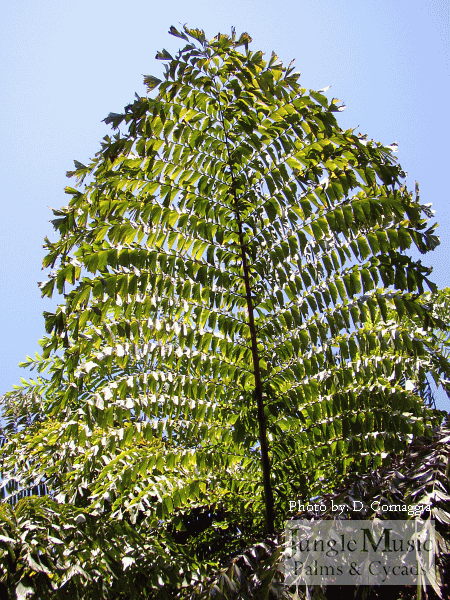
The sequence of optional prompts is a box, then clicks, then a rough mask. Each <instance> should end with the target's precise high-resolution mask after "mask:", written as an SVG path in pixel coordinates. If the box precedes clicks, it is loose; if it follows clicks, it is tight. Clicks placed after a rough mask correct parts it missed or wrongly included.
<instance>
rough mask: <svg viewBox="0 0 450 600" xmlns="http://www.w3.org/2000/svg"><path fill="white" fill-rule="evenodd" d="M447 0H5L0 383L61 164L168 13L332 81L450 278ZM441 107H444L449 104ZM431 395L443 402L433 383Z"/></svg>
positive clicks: (313, 83)
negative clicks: (392, 158)
mask: <svg viewBox="0 0 450 600" xmlns="http://www.w3.org/2000/svg"><path fill="white" fill-rule="evenodd" d="M449 20H450V8H449V3H448V0H297V1H288V0H278V2H267V1H264V0H258V1H256V0H191V1H190V2H186V1H183V2H180V1H179V0H171V2H168V3H167V4H166V3H165V2H160V1H158V2H154V1H151V0H147V1H143V0H127V1H126V2H123V1H120V2H119V1H117V0H90V1H87V0H77V1H74V0H72V1H70V2H69V1H68V0H41V1H40V2H35V1H29V2H26V1H24V0H14V1H13V2H8V3H6V4H4V6H3V9H2V22H1V24H0V40H1V41H0V111H1V113H0V114H1V117H0V118H1V143H0V198H1V216H2V223H3V225H2V233H1V238H0V320H1V344H0V393H4V392H6V391H7V390H10V389H12V386H13V384H14V383H18V382H19V381H20V377H21V376H27V372H26V371H24V370H23V369H19V367H18V363H19V362H20V361H21V360H24V359H25V356H26V354H30V355H34V351H35V350H39V346H38V343H37V341H38V339H39V338H40V337H42V335H43V334H44V321H43V317H42V312H43V311H44V310H52V309H54V307H55V305H56V301H55V300H48V299H46V300H42V299H41V297H40V291H39V289H38V287H37V282H38V281H42V280H44V279H46V274H45V272H44V271H41V264H42V258H43V256H44V251H43V249H42V244H43V240H44V236H45V235H49V236H50V237H51V238H53V235H52V227H51V225H50V224H49V223H48V220H49V219H51V218H52V213H51V211H50V210H49V208H48V207H49V206H51V207H54V208H56V207H59V206H61V205H64V204H67V200H68V199H67V196H65V194H64V191H63V190H64V187H65V186H66V185H68V184H69V180H67V179H66V177H65V173H66V171H67V170H69V169H71V168H72V167H73V159H76V160H79V161H81V162H86V161H87V160H88V159H89V158H90V157H92V156H93V155H94V154H95V152H96V151H97V150H98V149H99V144H100V140H101V138H102V137H103V136H104V135H106V134H107V133H108V132H109V128H108V127H107V126H106V125H105V124H104V123H102V122H101V121H102V119H103V118H105V117H106V116H107V114H108V113H109V112H120V111H121V110H122V108H123V107H124V106H125V105H126V104H128V103H129V102H130V101H132V100H133V96H134V93H135V92H138V94H141V95H144V94H145V88H144V86H143V84H142V74H144V73H145V74H152V75H157V76H158V75H159V74H161V73H162V64H161V62H160V61H156V60H155V58H154V57H155V54H156V51H157V50H161V49H162V48H163V47H165V48H167V50H169V52H171V51H174V52H175V51H176V50H177V49H178V47H179V44H178V42H180V43H182V40H178V39H176V38H174V37H172V36H170V35H168V34H167V31H168V29H169V27H170V25H175V26H178V25H179V23H187V24H188V25H189V26H190V27H199V28H201V29H204V30H205V32H206V34H207V37H208V38H212V37H213V36H214V35H216V34H217V33H218V32H219V31H220V32H224V33H229V32H230V29H231V26H235V27H236V30H237V32H238V33H241V32H242V31H247V32H248V33H249V34H250V35H251V36H252V38H253V44H252V47H253V49H255V50H256V49H261V50H262V51H264V52H266V53H267V54H268V55H270V53H271V51H272V50H274V51H275V52H276V53H277V54H278V55H279V56H280V58H281V59H282V60H283V61H284V62H285V63H289V62H290V61H291V60H292V59H293V58H295V59H296V67H297V69H298V70H299V71H300V72H301V73H302V77H301V79H300V82H301V84H302V86H303V87H306V88H313V89H320V88H323V87H325V86H327V85H331V86H332V87H331V90H330V91H329V93H328V95H329V96H330V97H331V96H334V97H336V98H339V99H341V100H343V101H344V102H345V104H346V105H347V110H346V111H345V112H343V113H342V114H339V121H340V124H341V126H342V127H357V126H359V131H360V132H361V133H367V134H368V136H369V138H373V139H375V140H376V141H381V142H383V143H385V144H389V143H391V142H394V141H396V142H398V144H399V151H398V158H399V161H400V163H401V165H402V166H403V168H404V170H406V171H407V172H408V173H409V177H408V180H407V184H408V187H410V188H411V189H412V188H413V186H414V180H416V179H417V180H418V181H419V183H420V190H421V198H422V200H423V201H424V202H432V203H433V204H434V206H433V208H434V209H435V210H436V219H437V221H438V223H439V224H440V227H439V229H438V233H439V235H440V237H441V246H440V247H439V248H438V250H437V251H435V252H434V253H433V254H431V255H428V256H426V257H425V258H424V263H425V264H428V265H430V264H431V265H433V267H434V275H433V278H434V281H435V282H436V283H437V284H438V285H439V286H440V287H445V286H449V285H450V227H449V224H450V223H449V221H450V219H449V185H448V181H447V173H448V172H449V164H448V161H449V156H450V153H449V142H448V140H449V118H448V106H449V96H450V95H449V91H450V89H449V87H450V86H449V83H450V77H449V75H450V45H449V37H450V24H449ZM446 107H447V108H446ZM439 405H440V407H441V408H445V409H447V410H450V404H449V403H448V401H447V400H446V399H445V397H441V400H440V402H439Z"/></svg>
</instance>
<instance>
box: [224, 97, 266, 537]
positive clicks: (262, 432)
mask: <svg viewBox="0 0 450 600" xmlns="http://www.w3.org/2000/svg"><path fill="white" fill-rule="evenodd" d="M219 104H220V102H219ZM221 121H222V126H223V130H224V133H225V144H226V147H227V154H228V158H229V159H230V146H229V143H228V136H227V132H226V128H225V123H224V118H223V113H222V111H221ZM230 171H231V179H232V183H233V186H232V189H233V198H234V205H235V214H236V220H237V223H238V228H239V244H240V248H241V256H242V270H243V274H244V282H245V295H246V298H247V311H248V325H249V328H250V336H251V345H252V358H253V373H254V376H255V398H256V403H257V407H258V426H259V445H260V451H261V465H262V473H263V485H264V503H265V509H266V531H267V533H268V534H269V535H271V534H272V533H274V531H275V509H274V500H273V491H272V486H271V483H270V461H269V444H268V443H267V427H266V415H265V414H264V398H263V390H262V383H261V369H260V366H259V353H258V342H257V338H256V327H255V318H254V314H253V302H252V290H251V287H250V277H249V272H248V263H247V255H246V253H245V245H244V233H243V231H242V222H241V218H240V214H239V208H238V199H237V195H236V189H235V187H234V185H235V179H234V173H233V167H232V163H231V160H230Z"/></svg>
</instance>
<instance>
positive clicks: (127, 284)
mask: <svg viewBox="0 0 450 600" xmlns="http://www.w3.org/2000/svg"><path fill="white" fill-rule="evenodd" d="M170 33H172V34H173V35H175V36H177V37H179V38H183V39H184V40H185V41H186V42H187V44H186V46H185V47H184V48H183V49H182V50H180V52H179V53H178V54H177V55H176V57H175V58H173V57H172V56H171V55H170V54H169V53H168V52H167V51H166V50H163V51H162V52H159V53H158V54H157V57H156V58H158V59H161V60H163V61H166V72H165V77H164V80H163V81H160V80H159V79H157V78H156V77H153V76H145V83H146V85H147V87H148V90H149V93H150V92H152V90H155V91H154V92H152V94H150V96H148V97H139V96H137V97H136V100H135V102H134V103H132V104H130V105H129V106H127V107H126V108H125V112H124V113H123V114H115V113H113V114H110V115H109V116H108V117H107V119H105V121H106V122H107V123H111V124H112V126H113V128H114V129H115V130H117V133H116V134H115V135H113V136H112V137H109V136H107V137H105V138H104V140H103V143H102V147H101V150H100V151H99V152H98V153H97V155H96V157H95V158H94V159H93V160H92V161H91V162H90V163H89V164H88V165H86V166H85V165H83V164H81V163H79V162H77V161H76V162H75V170H74V171H72V172H70V173H69V176H74V177H76V178H77V181H78V186H77V187H75V188H74V187H68V188H66V193H67V194H68V195H69V196H70V200H69V204H68V206H65V207H62V208H61V209H58V210H54V211H53V212H54V215H55V219H54V220H53V221H52V222H53V225H54V227H55V230H56V232H57V233H58V239H57V241H55V242H51V241H50V240H48V239H46V245H45V247H46V250H47V255H46V257H45V259H44V266H45V267H48V268H50V269H52V271H51V273H50V277H49V279H48V281H46V282H44V283H42V284H40V287H41V290H42V293H43V295H44V296H49V297H51V296H52V294H53V291H54V290H55V288H56V289H57V290H58V291H59V293H63V294H64V302H63V303H61V304H60V305H59V306H58V308H57V309H56V311H55V312H54V313H48V312H47V313H45V325H46V331H47V336H46V337H45V338H44V339H43V340H41V345H42V348H43V351H42V356H40V355H37V356H36V359H28V361H27V363H25V364H26V365H27V366H33V367H36V368H37V371H38V372H39V375H38V377H37V379H36V380H31V381H30V382H29V383H26V384H24V386H23V387H22V388H20V389H18V390H17V391H16V392H14V393H13V394H10V395H9V396H8V398H7V402H8V403H9V404H8V406H9V409H10V414H11V415H12V416H13V415H14V414H16V413H17V411H16V413H15V412H14V406H16V408H17V402H19V403H21V402H24V401H26V402H27V403H28V405H27V406H28V410H26V411H25V412H24V411H23V410H22V412H21V411H20V409H19V413H20V414H22V415H23V418H25V421H24V422H23V425H25V427H24V428H22V429H21V428H20V427H19V428H18V430H16V431H12V432H10V435H9V436H8V441H7V443H5V445H4V447H3V451H2V456H3V477H4V479H3V486H4V487H5V489H7V490H8V491H9V492H10V493H11V494H12V495H11V496H10V498H9V502H10V503H11V502H12V503H13V504H14V503H15V502H16V501H17V499H18V498H19V497H21V496H24V494H26V492H25V491H24V490H27V489H29V490H31V491H32V490H34V491H35V492H36V491H40V492H41V493H42V494H43V496H42V497H38V498H36V497H35V498H31V499H27V498H25V499H22V500H20V502H19V504H17V508H16V512H15V513H14V514H15V516H14V515H13V516H11V515H12V514H13V513H12V512H11V511H12V509H10V508H5V506H2V509H3V515H4V516H3V517H2V518H4V519H10V521H11V523H12V522H13V521H14V519H15V521H14V522H15V525H14V527H16V530H17V528H18V530H23V531H24V530H27V527H28V525H29V524H30V523H31V524H35V525H36V523H37V524H38V525H36V527H38V528H39V531H41V532H42V536H41V538H39V539H40V541H39V545H38V549H39V552H37V551H36V550H35V549H33V547H32V546H31V545H30V546H28V547H27V548H28V549H26V548H25V546H21V548H22V550H20V551H19V550H17V548H18V547H16V546H14V548H16V555H14V558H11V554H8V553H7V552H6V550H5V552H4V554H3V557H4V560H6V558H5V557H8V556H9V557H10V558H9V559H8V560H11V561H12V563H14V564H15V565H19V564H22V563H23V564H24V565H25V566H22V567H21V569H22V570H18V571H17V573H18V574H17V576H16V579H15V582H16V584H17V585H22V586H24V589H25V588H26V587H27V586H29V587H30V588H31V587H33V586H35V588H33V589H40V590H41V592H40V593H41V594H44V592H43V591H42V590H44V589H48V590H50V589H54V591H53V592H50V591H49V592H48V593H49V594H58V593H59V592H57V591H56V590H57V589H59V588H62V589H63V590H64V591H66V590H72V591H73V592H74V593H75V592H76V593H79V594H80V597H87V596H86V595H85V596H83V593H82V592H80V591H79V590H81V589H84V594H86V593H87V590H88V591H89V593H91V594H94V595H95V594H97V596H95V597H105V598H106V597H117V594H119V593H123V594H125V593H126V594H129V595H131V596H133V595H134V596H135V597H138V596H139V594H143V593H144V592H145V593H150V592H149V591H150V590H153V589H159V590H160V593H161V594H162V593H163V592H164V593H166V595H167V596H170V595H172V596H174V595H176V593H178V592H176V591H175V590H177V589H179V588H180V586H182V585H185V586H188V587H189V586H191V585H193V583H192V582H193V581H196V580H198V579H199V578H201V577H203V576H204V575H205V573H207V572H209V571H208V569H209V570H211V569H213V568H214V566H215V565H216V564H219V563H218V561H220V560H221V559H223V558H224V557H226V556H228V555H230V554H231V553H233V552H235V551H237V550H238V549H239V548H241V547H242V545H245V544H248V543H249V542H250V541H251V540H254V539H257V538H258V536H261V535H262V533H263V532H264V529H265V530H266V532H268V533H272V532H273V531H274V530H276V529H278V530H280V529H282V528H283V523H284V521H285V519H286V510H287V506H288V503H289V500H290V499H292V498H294V497H295V498H297V497H304V498H309V497H312V496H314V495H315V494H317V493H318V492H319V491H320V492H321V493H325V492H330V493H331V492H332V491H333V490H335V489H336V486H337V485H338V484H339V482H340V481H342V478H343V477H344V476H345V475H346V473H347V472H348V470H349V468H351V469H355V470H359V471H361V472H367V470H368V469H371V468H376V467H381V466H382V465H383V464H384V463H386V461H389V457H390V456H392V454H393V453H397V454H399V453H401V452H402V451H403V450H404V449H405V448H406V447H407V446H408V444H409V443H410V442H411V440H412V439H413V436H415V435H422V434H424V433H430V432H431V428H432V426H433V425H435V423H436V422H437V421H438V420H439V415H438V413H437V412H436V411H433V410H432V409H431V408H430V407H428V406H427V405H426V403H425V402H424V400H423V397H424V395H423V393H421V390H422V391H423V388H424V385H425V382H426V374H427V373H428V372H430V371H433V373H434V375H435V377H436V380H437V381H439V378H442V377H444V378H445V377H447V379H448V378H449V375H448V374H449V368H448V361H447V358H446V355H445V353H443V352H442V345H443V344H444V341H445V340H444V339H443V338H442V339H441V338H439V339H438V338H437V337H435V334H434V333H433V332H434V331H437V330H438V328H439V327H440V328H441V330H442V328H443V322H442V320H441V319H440V318H439V315H438V314H437V313H433V312H432V311H431V306H432V303H431V297H429V298H427V297H426V296H423V294H424V291H425V290H424V285H425V284H428V285H429V287H431V289H433V290H435V288H434V286H433V285H432V284H431V283H430V282H429V280H428V276H429V269H427V268H426V267H424V266H423V265H422V264H421V262H420V261H416V260H413V259H412V258H411V257H410V256H409V255H408V254H406V253H405V251H406V250H407V249H408V248H410V247H411V246H415V247H416V248H417V249H418V250H419V251H420V252H421V253H424V252H427V251H429V250H432V249H433V248H434V247H435V246H436V245H437V244H438V238H437V237H436V235H435V234H434V227H435V226H430V225H429V222H428V218H429V217H430V216H431V211H430V209H429V206H427V205H422V204H421V203H420V199H419V194H418V187H417V186H416V190H415V194H413V193H411V192H409V191H408V190H407V188H406V187H405V186H404V185H402V183H401V180H402V179H403V178H404V177H405V174H404V173H403V171H402V170H401V168H400V167H399V166H398V165H397V163H396V160H395V158H394V156H393V154H392V151H393V148H390V147H386V146H383V145H382V144H381V143H375V142H373V141H370V140H367V138H366V137H364V136H361V135H358V134H356V133H355V131H354V130H346V131H344V130H342V129H341V128H339V126H338V124H337V121H336V116H335V114H336V113H337V112H339V111H341V110H343V109H344V106H342V105H340V104H339V101H338V100H336V99H332V100H331V101H329V100H328V99H327V97H326V96H325V95H324V92H325V91H326V90H321V91H320V92H315V91H312V90H309V91H307V90H305V89H303V88H302V87H301V86H300V85H299V83H298V78H299V74H298V73H294V72H293V69H292V68H291V66H289V67H287V68H286V67H285V66H283V64H282V63H281V61H280V60H279V59H278V58H277V57H276V56H275V55H274V54H273V55H272V56H271V58H270V59H269V60H268V61H267V60H264V57H263V54H262V53H261V52H252V51H250V50H249V49H248V44H249V42H250V41H251V39H250V37H249V36H248V35H247V34H243V35H242V36H241V37H240V38H239V39H238V40H237V39H236V37H235V34H234V33H233V35H232V36H231V37H228V36H225V35H221V34H219V35H218V36H216V37H215V38H214V39H213V40H212V41H210V42H208V41H207V40H206V38H205V36H204V33H203V32H202V31H200V30H194V29H188V28H187V27H185V28H184V30H183V31H182V32H178V31H177V30H176V29H175V28H171V31H170ZM242 47H244V48H242ZM433 336H434V337H433ZM447 342H448V339H447ZM15 402H16V404H14V403H15ZM12 422H13V419H12V417H11V423H12ZM39 486H40V487H39ZM8 511H10V512H8ZM8 515H9V516H8ZM20 519H22V521H20ZM27 524H28V525H27ZM46 524H47V525H46ZM11 527H12V525H11ZM21 528H22V529H21ZM30 531H33V529H31V530H30ZM5 535H6V534H5ZM24 539H25V540H26V539H27V537H26V535H25V538H24ZM61 540H63V542H62V543H61ZM105 540H108V547H109V548H110V549H109V550H107V549H106V547H105V543H104V542H105ZM3 543H4V546H5V548H8V552H9V551H10V552H12V553H13V550H11V548H10V547H9V546H8V541H5V540H3ZM11 544H12V542H11V543H10V545H11ZM60 545H61V546H62V547H63V548H65V551H64V552H63V551H62V550H61V551H60V550H59V548H60ZM142 549H144V551H143V550H142ZM20 553H22V554H20ZM26 561H28V562H26ZM30 569H31V570H32V571H33V570H34V571H33V572H34V573H35V574H36V573H38V576H36V577H34V579H33V576H32V575H30ZM139 573H140V574H141V578H140V579H139V577H138V576H137V574H139ZM50 575H51V576H50ZM38 580H39V582H40V583H39V585H40V586H41V588H38V587H36V586H38V583H36V582H37V581H38ZM138 581H140V583H138ZM49 582H50V583H51V586H50V583H49ZM46 586H47V588H46ZM49 586H50V587H49ZM63 586H64V587H63ZM21 593H22V592H21ZM23 593H24V594H25V592H23ZM180 593H181V592H180ZM114 594H116V595H114ZM94 595H93V596H92V597H94ZM24 597H25V596H24ZM42 597H46V596H44V595H43V596H42ZM48 597H59V596H56V595H55V596H51V595H49V596H48ZM123 597H125V596H123ZM127 597H128V596H127ZM146 597H147V596H146Z"/></svg>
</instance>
